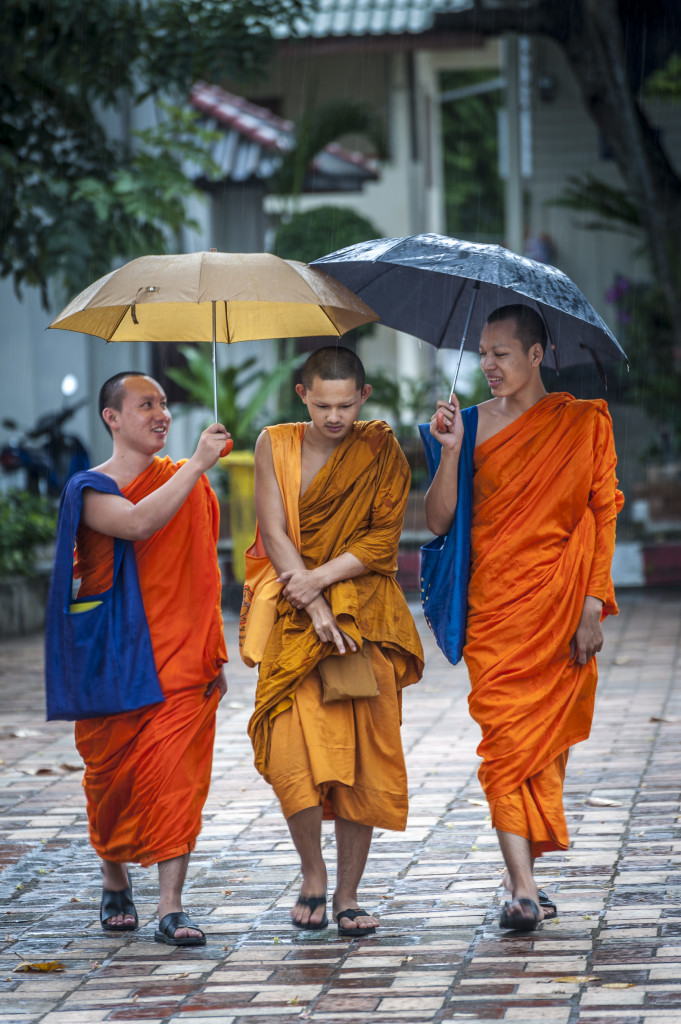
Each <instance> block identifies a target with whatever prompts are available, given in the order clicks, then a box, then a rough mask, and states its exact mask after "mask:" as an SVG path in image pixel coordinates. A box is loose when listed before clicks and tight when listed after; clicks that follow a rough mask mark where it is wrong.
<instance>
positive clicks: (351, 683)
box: [317, 641, 378, 704]
mask: <svg viewBox="0 0 681 1024" xmlns="http://www.w3.org/2000/svg"><path fill="white" fill-rule="evenodd" d="M317 667H318V668H319V674H320V676H321V677H322V684H323V687H324V695H323V700H324V703H325V704H328V703H329V701H332V700H348V699H350V698H352V697H376V696H377V695H378V684H377V682H376V676H375V675H374V667H373V665H372V662H371V644H369V643H367V642H366V641H365V642H364V646H363V647H362V650H361V651H353V652H352V653H351V654H332V655H331V656H330V657H328V658H324V659H323V660H322V661H320V662H319V665H318V666H317Z"/></svg>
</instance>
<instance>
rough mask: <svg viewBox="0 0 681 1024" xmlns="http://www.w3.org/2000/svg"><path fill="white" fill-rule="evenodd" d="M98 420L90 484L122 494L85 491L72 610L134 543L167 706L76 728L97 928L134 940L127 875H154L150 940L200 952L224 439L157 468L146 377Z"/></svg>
mask: <svg viewBox="0 0 681 1024" xmlns="http://www.w3.org/2000/svg"><path fill="white" fill-rule="evenodd" d="M100 412H101V415H102V418H103V420H104V423H105V426H106V427H107V429H108V430H109V432H110V433H111V435H112V437H113V454H112V456H111V458H110V459H108V460H107V461H106V462H104V463H103V464H102V465H101V466H98V467H96V469H95V470H94V472H98V473H103V474H105V475H107V476H109V477H111V478H113V480H114V481H115V483H116V484H117V485H118V488H119V490H120V492H121V493H120V495H117V494H112V493H104V492H102V491H96V490H93V489H92V488H86V489H85V490H84V491H83V506H82V513H81V523H80V526H79V528H78V533H77V539H76V563H75V568H74V576H75V577H76V579H77V580H79V581H80V582H79V589H78V597H79V598H81V597H84V596H89V595H94V594H99V593H102V592H103V591H104V590H106V589H107V588H109V587H110V586H111V578H112V566H113V538H114V537H121V538H123V539H124V540H128V541H132V542H134V544H135V556H136V562H137V570H138V575H139V584H140V591H141V595H142V600H143V603H144V612H145V614H146V618H147V622H148V626H149V634H150V637H151V644H152V649H153V653H154V661H155V665H156V671H157V673H158V677H159V681H160V684H161V689H162V691H163V696H164V700H163V702H162V703H159V704H154V705H151V706H148V707H145V708H142V709H141V710H139V711H132V712H126V713H123V714H116V715H107V716H105V717H101V718H89V719H86V720H84V721H80V722H77V723H76V745H77V747H78V750H79V752H80V754H81V756H82V758H83V760H84V762H85V776H84V779H83V786H84V788H85V794H86V798H87V811H88V821H89V828H90V838H91V842H92V845H93V847H94V849H95V850H96V852H97V853H98V855H99V857H100V858H101V869H102V886H103V892H102V902H101V906H100V918H101V924H102V928H104V929H105V930H113V931H128V930H133V929H135V928H136V927H137V925H138V917H137V911H136V910H135V905H134V903H133V899H132V886H131V884H130V879H129V875H128V870H127V864H128V862H130V861H132V862H137V863H139V864H142V865H144V866H148V865H152V864H158V873H159V903H158V915H159V926H158V929H157V930H156V933H155V938H156V940H157V941H159V942H164V943H167V944H169V945H192V946H195V945H204V944H205V936H204V933H203V932H202V931H201V929H200V928H197V927H196V925H194V924H193V923H192V921H191V920H190V919H189V917H188V916H187V914H185V913H184V912H183V910H182V886H183V883H184V878H185V875H186V871H187V865H188V863H189V855H190V853H191V851H192V850H193V849H194V846H195V843H196V838H197V836H198V834H199V831H200V828H201V810H202V808H203V804H204V802H205V800H206V796H207V794H208V786H209V783H210V773H211V765H212V755H213V740H214V736H215V713H216V708H217V704H218V702H219V700H220V699H221V697H222V696H223V695H224V693H225V692H226V689H227V684H226V682H225V679H224V672H223V668H222V665H223V664H224V663H225V662H226V661H227V652H226V649H225V643H224V637H223V631H222V614H221V610H220V593H221V584H220V573H219V568H218V564H217V554H216V541H217V536H218V527H219V511H218V506H217V499H216V497H215V494H214V493H213V491H212V489H211V487H210V484H209V483H208V480H207V478H206V477H205V476H204V473H205V471H206V470H208V469H209V468H210V467H211V466H213V465H214V464H215V462H216V461H217V459H218V457H219V455H220V452H221V450H222V449H223V448H224V447H225V444H226V441H227V439H228V437H229V435H228V434H227V433H226V432H225V429H224V427H222V426H221V425H219V424H213V425H212V426H211V427H209V428H208V429H207V430H205V431H204V432H203V434H202V435H201V438H200V440H199V443H198V445H197V448H196V451H195V453H194V455H192V457H191V458H190V459H189V460H187V461H183V462H181V463H174V462H172V461H171V459H170V458H167V457H166V458H165V459H161V458H158V457H157V456H156V453H157V452H158V451H160V449H161V448H163V446H164V445H165V442H166V438H167V435H168V429H169V426H170V420H171V416H170V412H169V410H168V404H167V401H166V396H165V393H164V392H163V389H162V388H161V387H160V385H159V384H158V383H157V382H156V381H154V380H152V379H151V378H150V377H147V376H145V375H143V374H137V373H135V374H133V373H121V374H116V376H115V377H112V378H110V380H108V381H107V382H106V383H105V384H104V385H103V387H102V389H101V392H100Z"/></svg>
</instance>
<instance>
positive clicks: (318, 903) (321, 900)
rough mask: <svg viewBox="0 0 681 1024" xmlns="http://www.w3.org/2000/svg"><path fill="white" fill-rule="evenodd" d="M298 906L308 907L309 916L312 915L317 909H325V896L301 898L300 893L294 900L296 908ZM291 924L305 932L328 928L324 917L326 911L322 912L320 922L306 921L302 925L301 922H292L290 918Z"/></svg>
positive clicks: (326, 918) (327, 922) (327, 920)
mask: <svg viewBox="0 0 681 1024" xmlns="http://www.w3.org/2000/svg"><path fill="white" fill-rule="evenodd" d="M298 904H300V905H301V907H309V908H310V914H314V912H315V910H316V909H317V907H326V896H303V894H302V893H301V894H300V895H299V897H298V899H297V900H296V906H297V905H298ZM291 924H292V925H295V927H296V928H305V929H306V930H307V931H311V932H318V931H321V929H322V928H328V926H329V919H328V917H327V916H326V910H325V911H324V917H323V918H322V919H321V921H307V922H306V923H305V924H303V922H302V921H294V920H293V918H291Z"/></svg>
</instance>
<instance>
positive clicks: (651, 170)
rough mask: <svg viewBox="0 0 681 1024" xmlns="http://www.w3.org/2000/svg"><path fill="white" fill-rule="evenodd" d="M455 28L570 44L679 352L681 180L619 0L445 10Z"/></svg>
mask: <svg viewBox="0 0 681 1024" xmlns="http://www.w3.org/2000/svg"><path fill="white" fill-rule="evenodd" d="M439 23H441V24H442V25H443V27H444V26H445V25H446V26H447V27H448V28H450V29H452V30H459V31H466V30H472V31H476V32H478V33H480V34H482V35H499V34H501V33H503V32H510V31H515V32H522V33H524V34H527V35H545V36H548V37H549V38H551V39H553V40H555V41H556V42H557V43H558V44H559V45H560V46H562V47H563V49H564V50H565V53H566V56H567V59H568V61H569V63H570V66H571V68H572V70H573V72H574V75H575V78H576V79H577V82H578V84H579V87H580V89H581V93H582V97H583V99H584V104H585V106H586V109H587V111H588V113H589V115H590V116H591V118H592V119H593V120H594V121H595V122H596V124H597V126H598V128H599V131H600V132H601V134H602V136H603V139H604V141H605V143H606V145H607V146H608V148H609V149H610V151H611V153H612V155H613V158H614V160H615V162H616V164H617V166H618V168H619V171H620V173H621V175H622V178H623V179H624V182H625V184H626V186H627V188H628V189H629V190H630V192H631V196H632V199H633V201H634V202H635V204H636V207H637V210H638V213H639V217H640V223H641V225H642V229H643V231H644V232H645V234H646V239H647V243H648V249H649V252H650V257H651V263H652V270H653V272H654V273H655V275H656V278H657V281H658V283H659V285H660V287H661V289H662V291H663V294H664V296H665V299H666V302H667V305H668V310H669V316H670V320H671V323H672V330H673V334H674V344H675V350H676V358H677V360H681V251H680V247H679V238H681V180H680V179H679V175H678V174H677V173H676V172H675V171H674V169H673V167H672V166H671V164H670V162H669V160H668V158H667V155H666V153H665V152H664V150H663V149H662V146H661V145H660V142H659V139H658V137H657V135H656V133H655V131H654V130H653V128H652V127H651V125H650V123H649V121H648V120H647V118H646V116H645V114H644V113H643V111H642V109H641V107H640V106H639V104H638V103H637V101H636V98H635V96H634V94H633V91H632V88H631V85H630V81H629V72H628V68H627V61H626V54H625V48H624V32H623V26H622V22H621V19H620V15H619V9H618V3H617V0H562V2H561V3H557V2H556V0H538V2H537V3H535V4H533V5H531V6H527V5H526V4H525V3H522V4H521V3H518V2H515V0H506V2H504V0H502V2H501V4H500V5H499V6H495V7H486V6H482V2H481V0H476V3H475V6H474V7H473V8H471V9H469V10H467V11H462V12H460V13H457V14H450V15H445V16H442V18H441V20H439Z"/></svg>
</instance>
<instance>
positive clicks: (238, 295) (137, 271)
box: [49, 251, 378, 420]
mask: <svg viewBox="0 0 681 1024" xmlns="http://www.w3.org/2000/svg"><path fill="white" fill-rule="evenodd" d="M372 320H378V317H377V315H376V314H375V313H374V312H373V310H371V309H369V307H368V306H367V305H365V303H364V302H362V301H361V300H360V299H358V298H357V296H355V295H353V294H352V292H351V291H349V290H348V288H346V287H345V286H344V285H343V284H342V283H340V282H338V281H337V280H334V279H333V278H332V277H329V276H328V275H327V274H325V273H324V272H323V271H322V270H320V269H319V268H314V267H309V266H308V265H307V264H306V263H299V262H298V261H296V260H283V259H280V258H279V257H278V256H274V255H272V254H271V253H228V252H215V251H211V252H196V253H188V254H180V255H173V256H140V257H139V258H138V259H135V260H131V261H130V262H129V263H126V264H125V265H124V266H122V267H120V268H119V269H118V270H114V271H112V272H111V273H110V274H106V275H105V276H104V277H101V278H99V280H98V281H95V282H94V283H93V284H91V285H89V287H87V288H86V289H85V290H84V291H82V292H81V293H80V294H79V295H77V296H76V298H75V299H73V301H72V302H70V303H69V305H68V306H67V307H66V309H64V310H63V311H62V312H61V313H60V314H59V316H58V317H56V318H55V319H54V320H53V321H52V323H51V324H49V326H50V327H55V328H60V329H66V330H69V331H80V332H82V333H83V334H94V335H96V336H97V337H100V338H104V339H105V340H106V341H185V342H187V341H212V342H213V366H214V368H215V343H216V342H227V343H234V342H239V341H255V340H257V339H262V338H288V337H297V338H302V337H311V336H312V337H313V336H316V335H333V336H335V337H340V335H342V334H345V332H346V331H349V330H351V329H352V328H353V327H358V326H359V325H360V324H364V323H368V322H370V321H372ZM215 404H216V408H215V418H216V420H217V401H216V402H215Z"/></svg>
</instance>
